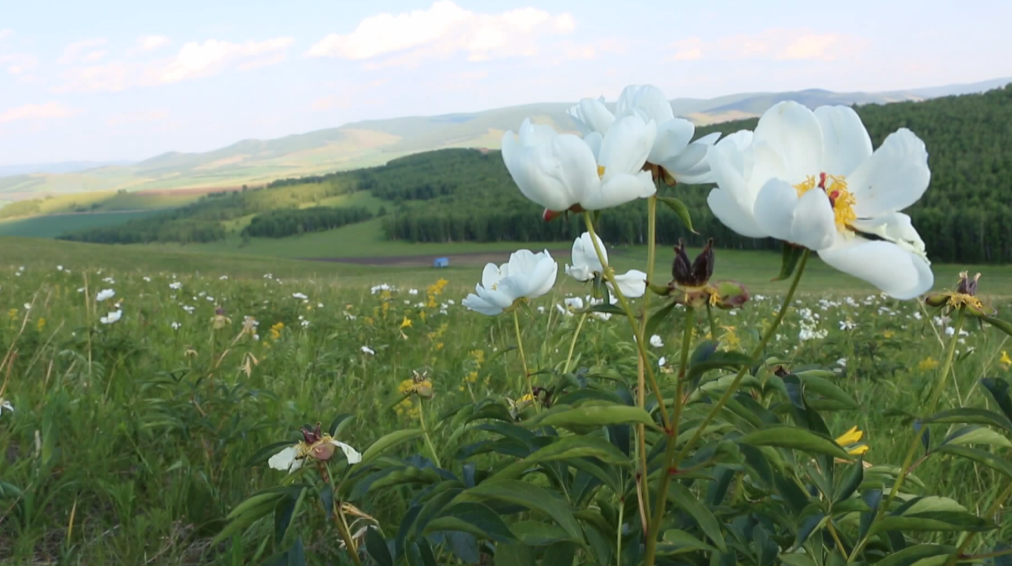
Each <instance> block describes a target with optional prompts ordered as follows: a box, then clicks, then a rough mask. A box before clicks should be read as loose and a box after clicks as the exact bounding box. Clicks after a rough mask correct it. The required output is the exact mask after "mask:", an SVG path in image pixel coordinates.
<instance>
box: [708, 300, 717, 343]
mask: <svg viewBox="0 0 1012 566" xmlns="http://www.w3.org/2000/svg"><path fill="white" fill-rule="evenodd" d="M706 318H707V319H709V320H710V339H711V340H716V339H717V321H715V320H714V319H713V307H712V306H710V301H706Z"/></svg>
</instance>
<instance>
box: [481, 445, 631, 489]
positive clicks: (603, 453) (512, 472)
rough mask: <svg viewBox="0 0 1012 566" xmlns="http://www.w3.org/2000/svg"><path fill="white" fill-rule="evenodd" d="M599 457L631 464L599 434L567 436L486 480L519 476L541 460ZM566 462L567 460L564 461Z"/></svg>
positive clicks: (615, 463) (627, 458)
mask: <svg viewBox="0 0 1012 566" xmlns="http://www.w3.org/2000/svg"><path fill="white" fill-rule="evenodd" d="M587 457H592V458H599V459H600V460H601V461H603V462H605V463H606V464H613V465H619V466H630V465H631V464H630V462H629V457H628V456H626V455H625V454H623V453H622V452H621V451H620V450H619V449H618V448H615V446H614V445H613V444H612V443H610V442H608V441H607V440H605V439H603V438H601V437H599V436H567V437H564V438H560V439H559V440H556V441H555V442H552V443H551V444H549V445H548V446H545V447H543V448H541V449H539V450H537V451H535V452H534V453H533V454H531V455H530V456H528V457H526V458H524V459H522V460H518V461H516V462H514V463H512V464H510V465H509V466H506V467H505V468H503V469H502V470H500V471H498V472H496V473H495V475H493V476H492V477H491V478H489V479H488V480H486V481H502V480H507V479H514V478H516V477H519V476H520V475H521V474H522V473H523V472H524V471H525V470H527V469H528V468H530V467H532V466H534V465H535V464H538V463H541V462H553V461H558V460H569V459H577V458H587ZM564 463H565V462H564Z"/></svg>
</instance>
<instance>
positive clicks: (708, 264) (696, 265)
mask: <svg viewBox="0 0 1012 566" xmlns="http://www.w3.org/2000/svg"><path fill="white" fill-rule="evenodd" d="M713 263H714V253H713V239H712V238H711V239H709V240H707V242H706V245H705V246H704V247H703V251H702V252H700V253H699V255H698V256H696V260H695V261H693V262H692V264H691V265H690V264H689V256H688V254H686V253H685V242H684V241H683V240H679V241H678V245H677V246H676V247H675V261H674V263H673V264H672V266H671V275H672V277H674V280H675V283H676V284H677V285H678V286H680V287H702V286H704V285H706V283H707V281H709V280H710V276H711V275H713Z"/></svg>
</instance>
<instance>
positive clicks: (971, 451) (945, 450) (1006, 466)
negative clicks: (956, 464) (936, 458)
mask: <svg viewBox="0 0 1012 566" xmlns="http://www.w3.org/2000/svg"><path fill="white" fill-rule="evenodd" d="M936 452H939V453H941V454H951V455H953V456H961V457H963V458H968V459H970V460H973V461H974V462H979V463H981V464H984V465H985V466H987V467H989V468H991V469H993V470H996V471H998V472H1001V473H1003V474H1005V475H1006V476H1008V477H1010V478H1012V463H1010V462H1009V461H1008V460H1007V459H1006V458H1002V457H1000V456H997V455H995V454H992V453H990V452H986V451H984V450H980V449H979V448H970V447H969V446H957V445H954V444H944V445H942V446H940V447H939V448H938V449H937V450H936Z"/></svg>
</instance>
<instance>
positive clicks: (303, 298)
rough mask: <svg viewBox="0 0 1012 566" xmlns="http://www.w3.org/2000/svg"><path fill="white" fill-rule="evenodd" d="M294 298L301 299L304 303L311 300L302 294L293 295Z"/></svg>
mask: <svg viewBox="0 0 1012 566" xmlns="http://www.w3.org/2000/svg"><path fill="white" fill-rule="evenodd" d="M292 297H293V298H296V299H301V300H303V301H304V300H306V299H308V298H309V297H307V296H305V295H304V294H302V293H292Z"/></svg>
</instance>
